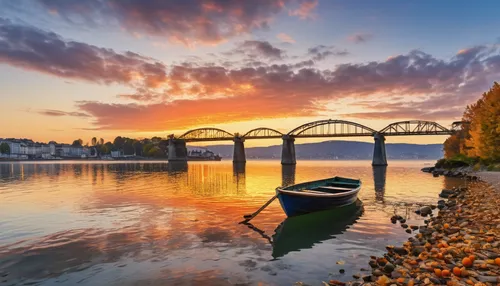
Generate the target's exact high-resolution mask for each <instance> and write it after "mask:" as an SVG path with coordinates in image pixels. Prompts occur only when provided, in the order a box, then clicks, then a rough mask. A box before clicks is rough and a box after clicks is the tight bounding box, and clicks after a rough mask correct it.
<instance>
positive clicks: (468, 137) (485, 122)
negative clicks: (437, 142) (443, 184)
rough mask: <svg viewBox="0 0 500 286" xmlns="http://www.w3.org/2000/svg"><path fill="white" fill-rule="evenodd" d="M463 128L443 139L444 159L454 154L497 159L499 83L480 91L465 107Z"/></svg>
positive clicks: (499, 148)
mask: <svg viewBox="0 0 500 286" xmlns="http://www.w3.org/2000/svg"><path fill="white" fill-rule="evenodd" d="M462 121H465V122H468V124H464V125H462V129H461V130H460V131H459V132H457V133H456V134H454V135H452V136H450V137H449V138H448V139H446V141H445V143H444V152H445V157H446V158H447V159H449V158H452V157H455V156H457V155H465V156H467V157H470V158H479V159H481V160H483V161H490V162H499V161H500V85H499V84H498V83H497V82H495V83H494V84H493V87H492V88H491V89H490V90H489V91H488V92H485V93H484V94H483V96H482V97H481V98H480V99H479V100H478V101H477V102H476V103H474V104H472V105H469V106H467V107H466V109H465V112H464V114H463V117H462Z"/></svg>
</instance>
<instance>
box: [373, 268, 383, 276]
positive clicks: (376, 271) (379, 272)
mask: <svg viewBox="0 0 500 286" xmlns="http://www.w3.org/2000/svg"><path fill="white" fill-rule="evenodd" d="M372 274H373V275H375V276H377V277H378V276H382V275H384V273H383V272H382V271H380V269H375V270H373V272H372Z"/></svg>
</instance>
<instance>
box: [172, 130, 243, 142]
mask: <svg viewBox="0 0 500 286" xmlns="http://www.w3.org/2000/svg"><path fill="white" fill-rule="evenodd" d="M233 138H234V135H233V134H231V133H229V132H227V131H225V130H222V129H219V128H197V129H193V130H189V131H187V132H186V133H184V134H182V135H181V136H179V139H184V140H186V141H191V142H192V141H220V140H233Z"/></svg>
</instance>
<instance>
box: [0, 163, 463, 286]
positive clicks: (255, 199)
mask: <svg viewBox="0 0 500 286" xmlns="http://www.w3.org/2000/svg"><path fill="white" fill-rule="evenodd" d="M427 162H429V161H427ZM389 164H390V166H389V167H388V168H387V169H385V168H375V169H374V168H372V167H371V165H370V162H368V161H300V162H299V163H298V165H297V167H296V168H282V166H281V165H280V163H279V162H278V161H250V162H247V164H246V166H245V167H241V166H239V167H233V165H232V163H231V162H189V165H188V166H183V165H172V164H170V165H169V164H167V163H164V162H149V163H148V162H140V163H137V162H120V163H102V162H95V163H87V162H85V163H81V162H61V163H36V164H33V163H13V164H12V163H0V203H1V205H0V230H1V231H0V285H1V286H3V285H17V284H25V283H28V284H39V285H75V284H78V285H144V284H146V285H195V284H198V283H199V282H203V283H204V284H203V285H234V284H238V285H291V284H293V283H294V282H297V281H304V282H307V283H310V284H312V285H320V284H321V281H322V280H324V281H326V280H328V279H339V280H348V279H349V278H350V277H351V275H352V274H356V273H362V272H361V271H360V268H369V266H368V264H367V262H368V258H369V256H370V255H381V254H382V253H383V252H384V249H385V246H386V245H387V244H398V243H401V242H403V241H404V240H406V238H407V237H408V236H410V235H409V234H407V233H405V232H404V231H403V229H401V228H400V227H399V226H398V225H393V224H392V223H391V222H390V220H389V218H390V217H391V216H392V215H393V214H394V213H397V214H400V215H402V216H405V217H407V218H408V219H409V223H410V224H411V223H419V222H420V219H419V218H418V217H417V216H416V215H415V214H414V213H413V210H414V209H415V208H416V207H417V206H416V205H415V204H418V203H426V202H427V203H435V202H436V200H437V194H438V193H439V191H440V190H441V189H442V188H444V187H451V186H454V185H457V184H460V183H462V182H460V181H458V180H456V179H455V180H453V179H446V178H443V177H440V178H433V177H432V176H430V175H429V174H424V173H421V172H420V171H419V169H420V168H422V167H424V162H423V161H391V162H389ZM333 175H340V176H349V177H354V178H360V179H361V180H362V181H363V187H362V190H361V192H360V195H359V198H360V199H361V201H362V205H359V204H358V205H357V206H353V207H352V208H350V209H344V210H341V211H337V212H335V211H334V212H327V213H325V214H324V215H322V216H310V217H308V216H304V217H298V218H299V219H295V220H290V219H289V220H287V221H285V218H286V217H285V215H284V213H283V211H282V210H281V207H280V206H279V203H278V202H277V201H276V202H275V203H273V204H271V205H270V206H269V207H268V209H266V210H265V211H264V212H262V213H261V214H260V215H259V216H258V217H257V218H255V219H254V220H253V221H252V225H251V226H246V225H242V224H238V222H239V221H241V218H242V215H243V214H246V213H251V212H253V211H254V210H256V209H257V208H259V207H260V206H261V205H262V204H263V203H264V202H266V201H267V200H268V199H269V198H270V197H272V196H273V195H274V188H275V187H276V186H279V185H286V184H290V183H294V182H297V183H298V182H302V181H307V180H313V179H319V178H325V177H330V176H333ZM272 242H273V243H274V245H273V244H272ZM340 269H345V270H346V272H345V274H343V275H342V274H339V270H340Z"/></svg>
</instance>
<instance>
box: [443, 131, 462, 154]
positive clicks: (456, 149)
mask: <svg viewBox="0 0 500 286" xmlns="http://www.w3.org/2000/svg"><path fill="white" fill-rule="evenodd" d="M443 146H444V148H443V149H444V157H445V158H446V159H450V158H453V157H455V156H457V155H458V154H460V135H459V134H453V135H451V136H450V137H448V139H446V141H444V144H443Z"/></svg>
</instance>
